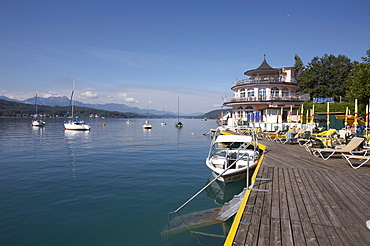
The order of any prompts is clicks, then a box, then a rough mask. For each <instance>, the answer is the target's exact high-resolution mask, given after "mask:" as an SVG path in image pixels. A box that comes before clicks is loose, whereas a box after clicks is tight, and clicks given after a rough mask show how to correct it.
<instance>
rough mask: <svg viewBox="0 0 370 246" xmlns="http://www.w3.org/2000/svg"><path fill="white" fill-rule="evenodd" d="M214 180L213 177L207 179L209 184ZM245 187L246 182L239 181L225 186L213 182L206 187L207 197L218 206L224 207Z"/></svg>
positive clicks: (219, 182) (220, 182)
mask: <svg viewBox="0 0 370 246" xmlns="http://www.w3.org/2000/svg"><path fill="white" fill-rule="evenodd" d="M213 179H214V177H213V175H211V177H210V178H209V179H208V182H207V184H208V183H209V182H211V181H212V180H213ZM245 187H246V181H245V180H240V181H236V182H233V183H231V184H228V185H225V184H224V182H222V181H219V180H215V181H213V183H212V184H211V185H210V186H208V187H207V189H206V192H207V196H208V197H209V198H211V199H213V200H214V201H215V203H216V204H218V205H224V204H225V203H226V202H229V201H230V200H231V199H233V197H234V196H235V195H238V194H240V193H241V192H242V191H243V189H244V188H245Z"/></svg>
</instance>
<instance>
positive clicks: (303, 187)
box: [233, 140, 370, 246]
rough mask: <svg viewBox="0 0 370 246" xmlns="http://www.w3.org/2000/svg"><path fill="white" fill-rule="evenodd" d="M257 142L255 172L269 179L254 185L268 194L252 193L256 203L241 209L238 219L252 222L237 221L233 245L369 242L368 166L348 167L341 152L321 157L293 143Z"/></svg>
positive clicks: (369, 243) (253, 201) (369, 178)
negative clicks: (261, 153) (260, 154)
mask: <svg viewBox="0 0 370 246" xmlns="http://www.w3.org/2000/svg"><path fill="white" fill-rule="evenodd" d="M263 141H265V142H263ZM260 143H262V144H266V145H267V151H268V153H266V156H265V159H264V163H263V166H262V167H261V170H260V174H259V177H263V176H265V177H266V174H267V176H269V177H271V178H272V181H271V182H269V183H267V182H265V183H263V182H261V183H260V184H261V185H260V186H258V188H260V189H263V188H267V189H270V191H271V193H264V192H255V193H256V195H253V194H252V195H251V197H250V199H249V200H248V204H255V205H256V207H247V208H245V210H244V214H243V217H242V221H247V222H249V221H250V222H252V225H248V224H244V225H242V224H240V226H239V228H240V232H239V230H238V232H237V237H236V240H235V241H234V244H233V245H324V246H327V245H370V230H368V229H367V228H366V227H365V224H364V221H363V220H364V219H365V218H367V219H370V215H369V213H370V211H369V205H368V204H370V194H369V193H370V186H369V185H368V184H369V183H370V168H360V169H357V170H355V169H352V168H351V167H349V166H348V165H347V164H345V161H344V160H343V159H342V158H341V157H340V156H337V157H332V158H330V159H329V160H327V161H324V160H322V159H321V158H317V157H314V156H312V155H311V154H310V153H308V152H307V151H305V150H304V148H302V147H300V146H298V145H286V144H279V143H276V142H270V141H267V140H262V141H260ZM282 153H284V155H282ZM238 236H239V237H238ZM243 237H244V238H243ZM242 238H243V239H242Z"/></svg>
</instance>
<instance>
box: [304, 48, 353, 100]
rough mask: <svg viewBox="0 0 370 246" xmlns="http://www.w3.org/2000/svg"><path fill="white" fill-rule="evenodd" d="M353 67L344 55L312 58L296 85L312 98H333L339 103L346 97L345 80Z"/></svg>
mask: <svg viewBox="0 0 370 246" xmlns="http://www.w3.org/2000/svg"><path fill="white" fill-rule="evenodd" d="M353 67H354V63H353V62H351V60H350V59H349V58H347V57H346V56H344V55H338V57H336V56H334V55H327V54H325V55H324V56H323V57H322V58H319V57H314V58H313V59H312V60H311V62H310V63H309V64H308V65H307V66H306V67H305V68H304V70H303V71H302V74H301V76H300V78H299V81H298V85H299V86H300V88H301V92H303V93H310V94H311V97H312V98H314V97H315V98H316V97H334V99H335V101H339V100H340V98H341V97H344V96H345V95H346V86H345V85H346V79H347V77H348V75H349V74H350V72H351V71H352V69H353Z"/></svg>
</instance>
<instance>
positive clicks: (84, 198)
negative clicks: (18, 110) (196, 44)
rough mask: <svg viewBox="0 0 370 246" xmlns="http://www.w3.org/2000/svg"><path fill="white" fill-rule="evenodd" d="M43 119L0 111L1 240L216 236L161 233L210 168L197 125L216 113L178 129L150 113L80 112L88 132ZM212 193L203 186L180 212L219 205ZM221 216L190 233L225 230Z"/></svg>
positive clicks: (158, 240) (209, 124)
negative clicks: (0, 115) (104, 115)
mask: <svg viewBox="0 0 370 246" xmlns="http://www.w3.org/2000/svg"><path fill="white" fill-rule="evenodd" d="M45 121H46V126H45V127H44V128H39V127H32V126H30V123H31V120H30V119H0V140H1V141H0V158H1V160H0V201H1V202H0V245H11V246H13V245H176V246H178V245H180V246H181V245H222V244H223V242H224V238H219V237H215V236H206V235H201V234H192V233H190V232H183V233H179V234H175V235H171V236H170V237H169V238H163V237H161V232H162V230H163V229H164V228H165V227H166V224H167V221H168V213H169V212H171V211H174V210H175V209H177V208H178V207H179V206H181V205H182V204H183V203H184V202H185V201H187V200H188V199H189V198H190V197H191V196H193V195H194V194H195V193H196V192H197V191H198V190H200V189H201V188H202V187H203V186H204V185H206V184H207V181H208V179H209V178H210V176H211V173H210V171H209V170H208V169H207V168H206V166H205V158H206V157H207V154H208V151H209V144H210V138H209V137H208V136H203V133H204V132H206V131H207V130H209V129H210V128H215V127H216V122H215V121H210V120H208V121H202V120H199V119H194V120H182V122H183V123H184V127H183V128H182V129H177V128H175V127H173V126H172V124H174V123H175V122H176V119H167V125H166V126H161V124H160V122H161V121H162V120H161V119H158V120H151V121H150V123H151V124H152V126H153V129H152V130H143V129H141V126H142V124H143V123H144V120H143V119H132V123H131V124H127V123H126V120H125V119H87V121H88V122H89V123H90V125H91V129H92V130H91V131H89V132H67V131H64V130H63V119H55V118H53V119H45ZM103 124H106V125H105V126H103ZM192 133H193V134H192ZM215 192H216V193H217V192H219V191H215ZM221 193H222V194H220V195H221V196H225V194H224V193H223V192H221ZM217 196H218V194H215V193H214V191H213V190H212V189H207V192H203V193H202V194H201V195H200V196H199V197H197V198H196V199H195V200H194V201H192V202H191V203H189V205H187V206H186V207H185V208H184V209H182V210H181V211H180V212H179V214H187V213H191V212H195V211H199V210H204V209H209V208H214V207H218V206H220V205H219V204H218V203H222V201H219V200H220V199H221V200H222V197H221V198H220V197H217ZM172 217H173V216H172ZM225 224H227V225H222V226H221V225H219V224H218V225H212V226H208V227H205V228H199V229H198V231H201V232H204V233H209V234H215V235H223V234H225V229H224V228H226V227H227V226H230V223H225ZM226 233H227V231H226Z"/></svg>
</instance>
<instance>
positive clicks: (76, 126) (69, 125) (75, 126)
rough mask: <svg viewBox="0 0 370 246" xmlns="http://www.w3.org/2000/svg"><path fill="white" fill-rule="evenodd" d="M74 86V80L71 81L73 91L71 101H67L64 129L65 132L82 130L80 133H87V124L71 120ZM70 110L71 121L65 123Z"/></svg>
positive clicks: (88, 128)
mask: <svg viewBox="0 0 370 246" xmlns="http://www.w3.org/2000/svg"><path fill="white" fill-rule="evenodd" d="M75 86H76V80H73V90H72V94H71V99H70V101H69V106H68V110H67V113H66V118H65V120H64V129H65V130H82V131H88V130H90V125H89V124H87V123H86V122H85V121H83V120H79V119H76V118H73V110H74V103H73V94H74V92H75ZM70 108H71V119H69V120H68V121H67V117H68V113H69V109H70Z"/></svg>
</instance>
